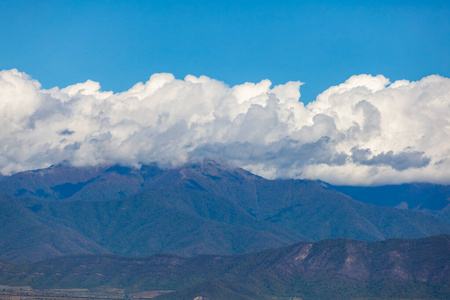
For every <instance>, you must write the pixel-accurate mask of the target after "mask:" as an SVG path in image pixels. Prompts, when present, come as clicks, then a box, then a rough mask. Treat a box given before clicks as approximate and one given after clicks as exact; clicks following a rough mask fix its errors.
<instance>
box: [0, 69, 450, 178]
mask: <svg viewBox="0 0 450 300" xmlns="http://www.w3.org/2000/svg"><path fill="white" fill-rule="evenodd" d="M300 85H301V83H300V82H288V83H286V84H284V85H279V86H275V87H271V83H270V81H268V80H263V81H261V82H260V83H256V84H255V83H245V84H242V85H238V86H234V87H229V86H227V85H226V84H224V83H222V82H220V81H217V80H213V79H210V78H208V77H206V76H201V77H198V78H197V77H194V76H190V75H189V76H187V77H186V78H185V79H184V80H177V79H175V78H174V77H173V75H171V74H155V75H153V76H152V77H151V78H150V80H149V81H147V82H146V83H137V84H136V85H135V86H133V87H132V88H131V89H130V90H128V91H125V92H123V93H116V94H114V93H112V92H103V91H101V90H100V85H99V84H98V83H96V82H92V81H87V82H84V83H78V84H75V85H72V86H69V87H66V88H63V89H59V88H53V89H50V90H44V89H41V87H40V84H39V82H38V81H36V80H33V79H31V78H30V77H29V76H28V75H27V74H25V73H21V72H18V71H17V70H8V71H2V72H0V126H1V128H2V131H1V132H0V141H1V145H0V171H1V173H3V174H11V173H14V172H18V171H23V170H28V169H36V168H42V167H47V166H49V165H51V164H55V163H59V162H61V161H68V162H69V163H71V164H73V165H75V166H81V165H97V164H122V165H129V166H139V165H140V164H146V163H151V162H157V163H158V164H160V165H161V166H168V167H170V166H178V165H180V164H183V163H185V162H187V161H189V160H201V159H204V158H208V159H216V160H221V161H228V162H229V163H233V164H235V165H236V166H240V167H244V168H246V169H248V170H250V171H252V172H255V173H257V174H259V175H261V176H264V177H268V178H275V177H282V178H309V179H322V180H325V181H329V182H331V183H333V184H383V183H401V182H411V181H428V182H436V183H450V162H449V160H448V157H449V154H450V145H449V143H448V140H450V129H449V128H450V117H449V116H450V80H449V79H448V78H444V77H440V76H429V77H426V78H423V79H422V80H420V81H417V82H408V81H397V82H394V83H392V84H391V83H390V82H389V80H388V79H386V78H385V77H383V76H381V75H378V76H375V77H374V76H370V75H358V76H353V77H351V78H350V79H348V80H347V81H346V82H344V83H342V84H340V85H338V86H333V87H330V88H329V89H328V90H326V91H324V92H323V93H322V94H321V95H319V96H318V97H317V99H316V101H314V102H312V103H310V104H308V105H307V106H304V105H303V104H302V103H301V102H299V98H300V92H299V88H300Z"/></svg>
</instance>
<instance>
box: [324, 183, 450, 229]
mask: <svg viewBox="0 0 450 300" xmlns="http://www.w3.org/2000/svg"><path fill="white" fill-rule="evenodd" d="M330 187H332V188H333V189H335V190H337V191H341V192H342V193H344V194H346V195H349V196H350V197H352V198H353V199H355V200H358V201H362V202H364V203H371V204H375V205H378V206H390V207H397V208H400V209H410V210H417V211H421V212H425V213H429V214H432V215H435V216H437V217H439V218H441V219H443V220H445V221H447V222H449V223H450V186H448V185H439V184H431V183H410V184H400V185H385V186H376V187H362V186H330Z"/></svg>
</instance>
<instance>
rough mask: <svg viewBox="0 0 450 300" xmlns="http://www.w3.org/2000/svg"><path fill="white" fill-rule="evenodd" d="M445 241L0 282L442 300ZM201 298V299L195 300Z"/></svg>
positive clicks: (45, 267)
mask: <svg viewBox="0 0 450 300" xmlns="http://www.w3.org/2000/svg"><path fill="white" fill-rule="evenodd" d="M449 249H450V236H449V235H438V236H432V237H427V238H422V239H391V240H385V241H380V242H363V241H356V240H349V239H334V240H322V241H319V242H313V243H310V242H300V243H296V244H293V245H290V246H288V247H283V248H278V249H270V250H264V251H261V252H257V253H251V254H243V255H233V256H221V255H199V256H194V257H189V258H188V257H180V256H175V255H169V254H156V255H152V256H149V257H140V258H125V257H118V256H114V255H77V256H63V257H57V258H53V259H49V260H45V261H42V262H38V263H26V264H20V265H17V264H11V263H7V262H4V261H0V282H1V283H2V284H9V285H22V286H23V285H27V286H32V287H34V288H39V289H70V288H74V287H76V288H87V289H89V290H91V291H95V290H96V289H100V288H103V289H112V288H114V289H124V292H125V294H123V295H122V296H123V298H125V297H127V294H130V293H135V292H140V291H161V290H165V291H172V292H170V293H165V294H163V295H160V296H158V297H156V298H155V299H161V300H164V299H166V300H171V299H211V300H212V299H215V300H222V299H223V300H229V299H233V300H244V299H247V300H248V299H272V300H277V299H278V300H281V299H285V300H286V299H405V298H407V299H449V298H450V280H449V279H450V252H449V251H448V250H449ZM200 297H201V298H200Z"/></svg>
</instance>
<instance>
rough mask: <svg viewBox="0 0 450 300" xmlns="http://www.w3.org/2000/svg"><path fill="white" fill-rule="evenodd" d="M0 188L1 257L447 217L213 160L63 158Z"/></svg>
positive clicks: (237, 247)
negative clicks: (79, 163) (100, 162)
mask: <svg viewBox="0 0 450 300" xmlns="http://www.w3.org/2000/svg"><path fill="white" fill-rule="evenodd" d="M0 190H1V191H2V192H3V193H5V194H6V195H5V196H2V197H0V217H1V218H0V236H1V237H2V239H1V240H2V241H1V242H0V258H4V259H9V260H15V261H20V260H32V261H37V260H41V259H44V258H49V257H54V256H59V255H65V254H75V253H112V254H117V255H124V256H143V255H150V254H153V253H159V252H168V253H174V254H180V255H187V256H191V255H197V254H238V253H248V252H253V251H258V250H262V249H267V248H274V247H281V246H286V245H289V244H292V243H294V242H298V241H317V240H321V239H326V238H340V237H347V238H352V239H358V240H365V241H374V240H382V239H386V238H395V237H404V238H419V237H424V236H429V235H434V234H440V233H450V224H448V223H446V222H444V221H442V220H440V219H438V218H436V217H433V216H430V215H426V214H423V213H421V212H415V211H409V210H398V209H395V208H391V207H377V206H374V205H371V204H365V203H362V202H359V201H355V200H353V199H351V198H350V197H348V196H345V195H343V194H342V193H340V192H337V191H335V190H333V189H330V188H329V187H328V186H327V185H326V184H323V183H320V182H316V181H304V180H266V179H264V178H261V177H258V176H255V175H253V174H251V173H249V172H247V171H245V170H243V169H234V168H229V167H226V166H224V165H220V164H217V163H215V162H213V161H205V162H203V163H198V164H187V165H185V166H183V167H181V168H178V169H171V170H161V169H159V168H158V167H156V166H143V167H142V168H141V169H131V168H126V167H120V166H114V167H94V168H91V167H90V168H74V167H70V166H67V165H64V164H62V165H59V166H53V167H50V168H48V169H43V170H37V171H30V172H24V173H19V174H15V175H13V176H9V177H3V178H2V179H1V181H0Z"/></svg>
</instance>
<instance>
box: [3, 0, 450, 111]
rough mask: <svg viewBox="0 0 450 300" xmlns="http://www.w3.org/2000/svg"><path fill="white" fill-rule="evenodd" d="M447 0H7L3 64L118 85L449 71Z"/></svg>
mask: <svg viewBox="0 0 450 300" xmlns="http://www.w3.org/2000/svg"><path fill="white" fill-rule="evenodd" d="M448 3H449V2H448V1H260V0H259V1H211V0H209V1H171V0H164V1H113V0H108V1H82V0H76V1H21V0H13V1H8V0H6V1H5V0H3V1H0V38H1V44H2V46H1V47H0V69H11V68H17V69H19V70H20V71H23V72H26V73H27V74H30V75H31V76H32V77H33V78H36V79H38V80H39V81H40V82H41V84H42V85H43V87H44V88H51V87H54V86H59V87H64V86H67V85H70V84H74V83H77V82H83V81H86V80H87V79H91V80H94V81H98V82H100V84H101V86H102V89H103V90H113V91H115V92H119V91H123V90H127V89H129V88H130V87H131V86H133V85H134V84H135V83H136V82H139V81H146V80H148V78H149V77H150V75H151V74H154V73H159V72H169V73H173V74H174V75H175V77H177V78H184V77H185V76H186V75H187V74H193V75H196V76H200V75H206V76H209V77H212V78H215V79H218V80H221V81H224V82H225V83H227V84H229V85H236V84H241V83H244V82H247V81H249V82H259V81H260V80H262V79H270V80H271V81H272V82H273V83H274V84H280V83H285V82H287V81H301V82H304V83H306V84H305V85H304V86H302V88H301V91H302V98H301V100H302V101H304V102H310V101H312V100H314V99H315V97H316V96H317V95H318V94H319V93H321V92H322V91H324V90H326V89H327V88H328V87H330V86H332V85H336V84H339V83H341V82H343V81H345V80H346V79H347V78H349V77H350V76H352V75H355V74H372V75H377V74H383V75H384V76H386V77H388V78H389V79H390V80H391V81H395V80H398V79H408V80H419V79H421V78H422V77H424V76H427V75H431V74H439V75H442V76H449V75H450V64H449V60H450V29H449V28H450V5H449V4H448Z"/></svg>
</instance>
